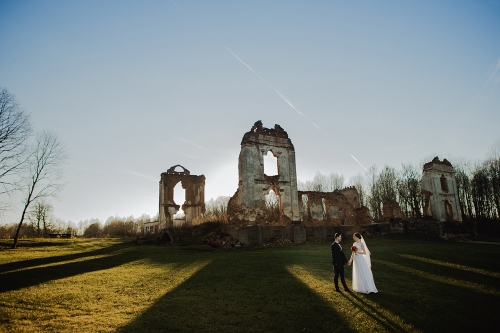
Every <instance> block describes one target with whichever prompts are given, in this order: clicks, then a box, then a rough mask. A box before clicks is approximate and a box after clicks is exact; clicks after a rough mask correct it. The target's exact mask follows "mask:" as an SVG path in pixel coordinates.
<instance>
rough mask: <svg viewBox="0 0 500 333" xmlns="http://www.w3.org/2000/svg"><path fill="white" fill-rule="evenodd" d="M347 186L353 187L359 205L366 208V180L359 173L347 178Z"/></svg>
mask: <svg viewBox="0 0 500 333" xmlns="http://www.w3.org/2000/svg"><path fill="white" fill-rule="evenodd" d="M349 186H354V187H355V188H356V190H357V191H358V198H359V204H360V205H361V206H366V193H367V189H366V178H365V176H363V175H362V174H361V173H358V174H356V175H354V176H352V177H351V178H349Z"/></svg>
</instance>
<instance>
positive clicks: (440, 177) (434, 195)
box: [421, 157, 462, 222]
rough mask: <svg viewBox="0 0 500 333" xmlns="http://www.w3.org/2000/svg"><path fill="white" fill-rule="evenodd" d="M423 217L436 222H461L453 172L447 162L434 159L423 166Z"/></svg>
mask: <svg viewBox="0 0 500 333" xmlns="http://www.w3.org/2000/svg"><path fill="white" fill-rule="evenodd" d="M421 188H422V192H423V194H424V195H425V201H424V216H428V217H433V218H434V219H436V220H438V221H443V222H444V221H448V222H450V221H459V222H461V221H462V216H461V213H460V204H459V199H458V191H457V184H456V180H455V171H454V170H453V166H452V165H451V163H450V162H448V160H446V159H444V160H443V161H442V162H441V161H440V160H439V158H438V157H435V158H434V159H433V160H432V161H431V162H429V163H426V164H424V167H423V173H422V182H421Z"/></svg>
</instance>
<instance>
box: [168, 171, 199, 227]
mask: <svg viewBox="0 0 500 333" xmlns="http://www.w3.org/2000/svg"><path fill="white" fill-rule="evenodd" d="M177 167H179V168H182V171H175V169H176V168H177ZM179 182H181V184H182V188H183V189H184V190H185V191H186V192H185V193H186V195H185V198H184V201H183V204H182V210H183V211H184V213H185V214H186V224H187V225H190V224H191V222H192V221H193V219H195V218H197V217H199V216H201V214H203V213H204V212H205V176H204V175H201V176H194V175H191V173H190V172H189V170H187V169H186V168H184V167H183V166H182V165H174V166H173V167H171V168H170V169H168V171H167V172H163V173H162V174H161V179H160V204H159V214H158V221H159V222H160V227H161V228H171V227H173V223H174V220H173V219H174V214H176V213H177V212H178V211H179V208H180V207H181V206H180V205H178V204H176V203H175V201H174V188H175V185H177V183H179ZM180 200H182V199H180ZM180 200H179V199H178V202H179V201H180Z"/></svg>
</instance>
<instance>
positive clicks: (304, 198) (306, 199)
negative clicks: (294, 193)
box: [302, 194, 309, 216]
mask: <svg viewBox="0 0 500 333" xmlns="http://www.w3.org/2000/svg"><path fill="white" fill-rule="evenodd" d="M308 200H309V198H308V197H307V194H302V209H303V211H304V215H306V216H307V215H308V209H307V207H308V205H307V201H308Z"/></svg>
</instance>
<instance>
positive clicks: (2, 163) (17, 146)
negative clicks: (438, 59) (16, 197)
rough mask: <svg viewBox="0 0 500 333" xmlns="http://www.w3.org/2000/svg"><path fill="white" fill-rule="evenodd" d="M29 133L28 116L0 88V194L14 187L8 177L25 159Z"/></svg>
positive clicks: (9, 95) (10, 96)
mask: <svg viewBox="0 0 500 333" xmlns="http://www.w3.org/2000/svg"><path fill="white" fill-rule="evenodd" d="M30 133H31V124H30V121H29V116H28V114H27V113H25V112H24V111H23V110H22V109H21V107H20V106H19V103H18V102H17V101H16V99H15V98H14V96H13V95H11V94H10V93H9V92H8V91H7V90H6V89H5V88H3V89H1V90H0V186H1V189H0V194H5V193H8V192H10V191H12V190H13V189H14V188H15V183H14V182H13V180H12V179H11V178H12V177H9V176H10V175H11V174H13V172H14V171H16V170H17V169H18V168H19V167H20V166H21V165H22V164H23V162H24V161H25V160H26V155H25V150H26V145H25V143H26V140H27V139H28V137H29V136H30Z"/></svg>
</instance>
